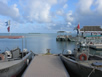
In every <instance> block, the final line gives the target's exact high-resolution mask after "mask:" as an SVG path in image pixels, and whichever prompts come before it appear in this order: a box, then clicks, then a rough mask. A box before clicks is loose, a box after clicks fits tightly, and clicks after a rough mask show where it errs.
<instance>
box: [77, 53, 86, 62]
mask: <svg viewBox="0 0 102 77" xmlns="http://www.w3.org/2000/svg"><path fill="white" fill-rule="evenodd" d="M83 57H84V59H83ZM79 59H80V60H81V61H83V60H87V56H86V54H81V55H80V56H79Z"/></svg>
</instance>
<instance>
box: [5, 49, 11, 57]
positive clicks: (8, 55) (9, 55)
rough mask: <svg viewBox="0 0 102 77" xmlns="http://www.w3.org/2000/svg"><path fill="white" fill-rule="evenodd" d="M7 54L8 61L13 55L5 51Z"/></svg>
mask: <svg viewBox="0 0 102 77" xmlns="http://www.w3.org/2000/svg"><path fill="white" fill-rule="evenodd" d="M5 53H6V55H7V58H8V59H10V58H12V54H11V52H10V51H5Z"/></svg>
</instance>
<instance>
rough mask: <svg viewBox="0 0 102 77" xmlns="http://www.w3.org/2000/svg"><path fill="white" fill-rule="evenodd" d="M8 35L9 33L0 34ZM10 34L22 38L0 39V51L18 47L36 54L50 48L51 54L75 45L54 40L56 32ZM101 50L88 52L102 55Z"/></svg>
mask: <svg viewBox="0 0 102 77" xmlns="http://www.w3.org/2000/svg"><path fill="white" fill-rule="evenodd" d="M0 35H9V34H0ZM11 35H23V36H25V38H24V39H0V51H1V53H2V52H4V51H5V50H11V49H14V48H16V47H19V48H20V49H21V50H22V49H23V48H27V49H28V51H30V50H31V51H33V52H34V53H36V54H39V53H46V52H47V51H46V49H51V53H52V54H59V53H62V51H63V50H71V51H73V49H74V48H75V47H76V43H75V42H59V41H56V36H57V34H56V33H53V34H51V33H49V34H11ZM22 41H23V44H22ZM101 51H102V50H100V51H97V50H93V49H90V53H91V54H93V55H95V54H96V55H102V52H101ZM71 77H76V76H71Z"/></svg>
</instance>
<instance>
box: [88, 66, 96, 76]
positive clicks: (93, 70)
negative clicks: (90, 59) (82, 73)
mask: <svg viewBox="0 0 102 77" xmlns="http://www.w3.org/2000/svg"><path fill="white" fill-rule="evenodd" d="M95 69H96V67H94V68H93V69H92V71H91V72H90V73H89V75H88V77H90V75H91V74H92V73H93V72H95Z"/></svg>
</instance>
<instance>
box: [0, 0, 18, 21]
mask: <svg viewBox="0 0 102 77" xmlns="http://www.w3.org/2000/svg"><path fill="white" fill-rule="evenodd" d="M4 1H5V2H2V1H0V10H1V11H0V15H3V16H8V17H11V18H12V19H14V20H16V19H18V18H19V16H20V14H19V9H18V8H17V4H14V5H12V6H8V5H7V2H6V0H4Z"/></svg>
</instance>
